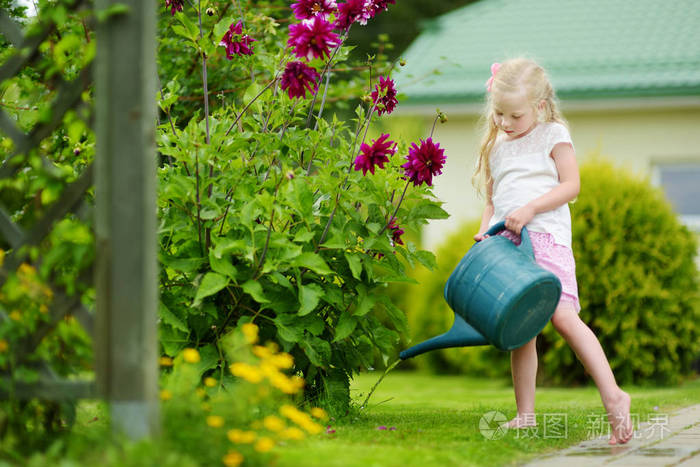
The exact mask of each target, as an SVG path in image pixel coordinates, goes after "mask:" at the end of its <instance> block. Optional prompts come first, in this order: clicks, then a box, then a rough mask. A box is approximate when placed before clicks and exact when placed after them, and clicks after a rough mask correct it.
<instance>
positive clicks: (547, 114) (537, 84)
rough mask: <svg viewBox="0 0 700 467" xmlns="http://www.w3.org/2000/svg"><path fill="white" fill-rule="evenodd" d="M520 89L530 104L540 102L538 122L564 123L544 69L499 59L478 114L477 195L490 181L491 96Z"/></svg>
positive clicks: (494, 128) (530, 63)
mask: <svg viewBox="0 0 700 467" xmlns="http://www.w3.org/2000/svg"><path fill="white" fill-rule="evenodd" d="M523 88H524V90H525V92H526V93H527V97H528V99H529V100H530V102H531V103H532V105H533V106H537V105H538V104H539V102H544V109H543V111H542V113H541V114H540V116H539V117H540V118H539V120H540V121H544V122H558V123H561V124H563V125H565V126H568V124H567V123H566V120H565V119H564V117H563V116H562V114H561V112H560V111H559V104H558V100H557V97H556V95H555V93H554V88H552V84H551V83H550V81H549V77H548V76H547V72H546V71H545V70H544V69H543V68H542V67H541V66H539V65H538V64H537V63H536V62H535V61H533V60H530V59H528V58H514V59H510V60H507V61H505V62H503V63H502V64H501V66H500V68H499V69H498V71H497V72H496V74H495V75H494V76H493V82H492V83H491V91H490V92H488V93H487V94H486V107H485V110H484V113H483V115H482V120H483V121H482V124H483V125H482V126H483V137H482V139H481V146H480V148H479V158H478V160H477V163H476V168H475V169H474V176H473V177H472V183H473V184H474V186H475V187H476V189H477V190H478V192H479V193H480V194H481V193H482V189H487V187H488V186H489V185H490V183H491V182H492V181H493V179H492V178H491V168H490V167H489V158H490V156H491V150H492V149H493V146H494V144H495V142H496V137H497V136H498V127H497V126H496V124H495V122H494V118H493V117H494V115H493V96H494V95H496V94H501V93H509V92H518V91H519V90H520V89H523ZM486 198H487V200H490V199H491V193H486Z"/></svg>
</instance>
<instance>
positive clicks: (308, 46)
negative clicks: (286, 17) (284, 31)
mask: <svg viewBox="0 0 700 467" xmlns="http://www.w3.org/2000/svg"><path fill="white" fill-rule="evenodd" d="M339 43H340V37H338V35H337V34H336V33H334V32H333V25H332V24H331V23H329V22H328V21H326V20H325V19H323V18H322V17H320V16H315V17H314V19H313V20H311V21H309V22H308V23H299V24H290V25H289V40H288V41H287V45H288V46H290V47H294V54H295V55H296V56H297V57H306V58H307V59H308V60H311V59H312V58H313V57H316V58H329V57H330V55H331V53H330V48H331V47H335V46H337V45H338V44H339Z"/></svg>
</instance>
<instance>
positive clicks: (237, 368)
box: [231, 362, 263, 384]
mask: <svg viewBox="0 0 700 467" xmlns="http://www.w3.org/2000/svg"><path fill="white" fill-rule="evenodd" d="M231 373H232V374H233V375H234V376H239V377H241V378H243V379H245V380H246V381H249V382H251V383H254V384H257V383H259V382H260V381H262V379H263V374H262V372H261V371H260V369H259V368H257V367H254V366H252V365H248V364H247V363H243V362H235V363H233V364H231Z"/></svg>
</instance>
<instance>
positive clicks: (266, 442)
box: [255, 437, 275, 452]
mask: <svg viewBox="0 0 700 467" xmlns="http://www.w3.org/2000/svg"><path fill="white" fill-rule="evenodd" d="M274 447H275V442H274V441H273V440H272V439H271V438H267V437H262V438H260V439H259V440H258V442H257V443H255V450H256V451H258V452H268V451H269V450H270V449H272V448H274Z"/></svg>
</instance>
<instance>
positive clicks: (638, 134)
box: [392, 0, 700, 248]
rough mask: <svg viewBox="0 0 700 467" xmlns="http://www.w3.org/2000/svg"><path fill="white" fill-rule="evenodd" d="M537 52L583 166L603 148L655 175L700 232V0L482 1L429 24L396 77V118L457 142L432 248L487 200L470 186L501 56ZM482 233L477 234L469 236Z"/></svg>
mask: <svg viewBox="0 0 700 467" xmlns="http://www.w3.org/2000/svg"><path fill="white" fill-rule="evenodd" d="M521 55H524V56H528V57H530V58H533V59H535V60H537V61H538V62H539V63H540V64H541V65H542V66H544V67H545V68H546V69H547V70H548V72H549V74H550V77H551V80H552V83H553V85H554V87H555V89H556V90H557V94H558V97H559V99H560V102H561V109H562V111H563V113H564V116H565V117H566V119H567V120H568V122H569V124H570V128H571V134H572V137H573V140H574V145H575V147H576V152H577V157H578V159H579V163H581V162H582V161H585V160H586V158H588V157H591V155H593V154H600V155H602V156H603V157H606V158H611V159H612V160H613V161H614V163H615V164H616V165H620V166H625V167H627V168H629V169H631V170H633V171H634V172H637V173H639V174H642V175H645V176H648V177H650V179H651V180H652V181H653V182H654V183H657V184H659V185H660V186H662V187H663V188H664V190H665V192H666V194H667V196H668V197H669V199H670V200H671V202H672V204H673V205H674V207H675V209H676V210H677V212H678V213H679V215H680V216H681V219H682V220H683V221H684V222H686V223H687V224H688V225H690V226H691V227H692V228H694V229H696V231H698V230H700V2H698V1H697V0H665V1H658V0H566V1H562V0H481V1H478V2H476V3H472V4H470V5H468V6H466V7H463V8H461V9H458V10H455V11H452V12H450V13H448V14H445V15H443V16H441V17H439V18H437V19H435V20H433V21H431V22H430V23H428V24H427V25H426V27H425V28H424V31H423V32H422V33H421V34H420V35H419V37H418V38H416V40H415V41H414V42H413V43H412V44H411V46H410V47H409V48H408V49H407V50H406V51H405V53H404V56H403V57H404V59H405V60H406V62H407V63H406V66H405V67H402V68H399V69H398V70H397V72H396V74H395V75H394V78H395V79H396V84H397V89H398V90H399V92H400V93H402V94H403V99H400V101H399V102H400V104H399V106H398V107H397V110H398V112H396V115H397V116H396V117H395V118H396V121H394V122H393V123H392V126H401V125H402V123H401V122H402V120H403V121H404V122H406V121H407V119H411V120H415V119H419V120H420V121H421V124H422V129H423V131H422V135H423V137H425V135H427V134H429V133H430V128H431V126H432V124H433V119H434V116H435V115H436V114H435V109H436V107H437V108H440V110H441V111H443V112H445V113H446V114H447V116H448V119H449V121H448V122H447V123H446V124H444V125H439V124H438V127H437V128H436V133H435V138H434V139H435V140H436V141H438V142H439V143H440V145H441V147H444V148H445V149H446V151H445V154H446V155H447V164H446V166H445V167H444V169H443V174H442V175H440V176H438V177H436V178H435V179H434V192H435V194H436V196H437V197H438V198H439V199H441V200H443V201H445V203H446V204H445V206H444V208H445V209H446V210H447V211H448V212H449V213H450V215H451V217H450V219H446V220H438V221H433V222H431V223H430V224H429V225H428V226H426V229H425V230H424V232H423V243H424V246H425V247H428V248H432V247H434V246H436V245H437V244H439V243H440V240H441V238H443V237H444V234H445V232H446V231H451V230H453V229H455V228H456V227H457V226H458V225H459V224H460V223H461V222H462V221H463V220H466V219H475V218H479V217H480V215H481V210H482V207H483V201H482V200H479V199H478V198H477V196H476V192H475V190H474V188H473V187H472V185H471V174H472V170H473V167H474V163H475V160H476V154H477V151H478V145H479V140H480V137H481V133H480V130H479V126H480V125H479V117H480V114H481V111H482V109H483V107H484V102H485V100H484V96H485V86H484V83H485V82H486V80H487V79H488V78H489V76H490V66H491V63H493V62H497V61H502V60H504V59H506V58H509V57H514V56H521ZM467 234H468V235H469V236H471V233H467Z"/></svg>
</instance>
